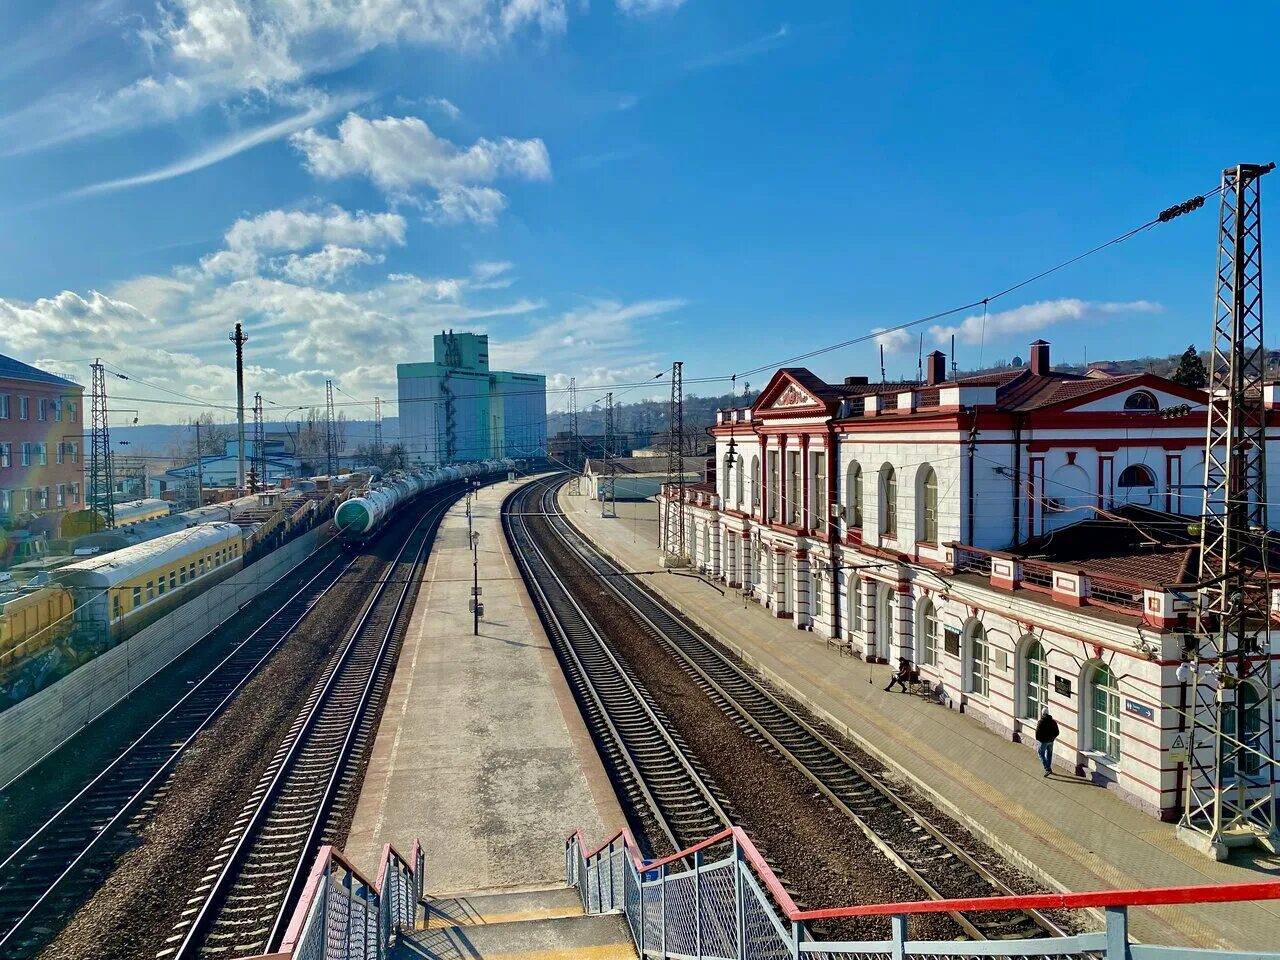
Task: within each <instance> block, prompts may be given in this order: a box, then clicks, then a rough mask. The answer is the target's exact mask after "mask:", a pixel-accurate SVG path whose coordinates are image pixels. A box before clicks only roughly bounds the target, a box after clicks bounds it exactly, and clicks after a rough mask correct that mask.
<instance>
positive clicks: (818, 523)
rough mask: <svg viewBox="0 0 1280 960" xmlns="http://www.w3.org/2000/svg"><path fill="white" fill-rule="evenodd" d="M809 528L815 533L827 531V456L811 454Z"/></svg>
mask: <svg viewBox="0 0 1280 960" xmlns="http://www.w3.org/2000/svg"><path fill="white" fill-rule="evenodd" d="M809 526H810V528H811V529H812V530H813V531H814V533H822V532H823V531H824V530H826V529H827V455H826V454H825V453H811V454H809Z"/></svg>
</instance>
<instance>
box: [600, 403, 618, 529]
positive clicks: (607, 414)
mask: <svg viewBox="0 0 1280 960" xmlns="http://www.w3.org/2000/svg"><path fill="white" fill-rule="evenodd" d="M614 435H615V434H614V423H613V392H612V391H610V392H609V393H606V394H605V396H604V487H603V488H602V489H601V491H600V516H602V517H616V516H617V515H618V508H617V499H616V492H615V483H614V476H613V471H614V469H615V464H614V462H613V454H614V450H613V445H614Z"/></svg>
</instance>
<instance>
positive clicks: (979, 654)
mask: <svg viewBox="0 0 1280 960" xmlns="http://www.w3.org/2000/svg"><path fill="white" fill-rule="evenodd" d="M968 648H969V649H968V654H969V656H968V667H969V692H970V693H973V694H977V695H978V696H980V697H987V696H990V695H991V645H990V644H989V643H987V631H986V629H985V628H984V627H983V626H982V624H980V623H974V624H973V626H972V627H970V628H969V641H968Z"/></svg>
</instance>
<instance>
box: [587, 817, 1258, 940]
mask: <svg viewBox="0 0 1280 960" xmlns="http://www.w3.org/2000/svg"><path fill="white" fill-rule="evenodd" d="M565 869H566V876H567V879H568V882H569V885H570V886H576V887H578V889H579V891H580V892H581V894H582V903H583V906H584V908H585V909H586V911H587V912H588V913H609V912H619V913H622V914H623V915H624V916H625V918H626V921H627V925H628V927H629V928H630V930H631V936H632V939H633V940H634V941H635V945H636V949H637V950H638V952H639V954H640V956H641V957H654V958H661V960H666V958H668V957H669V958H673V960H685V958H697V960H798V958H802V957H805V958H830V960H837V958H848V957H857V958H860V960H878V958H886V960H898V958H903V957H932V958H936V960H949V958H952V957H955V958H960V957H965V958H969V957H1011V956H1018V957H1054V958H1068V957H1070V958H1076V957H1078V958H1082V960H1083V958H1106V960H1191V958H1196V957H1200V958H1208V957H1214V958H1218V957H1224V958H1227V957H1236V958H1241V960H1243V958H1245V957H1248V958H1250V960H1252V958H1266V960H1278V958H1280V953H1258V952H1254V951H1250V952H1248V953H1233V952H1231V951H1218V950H1213V951H1207V950H1193V949H1188V948H1182V947H1163V946H1151V945H1145V944H1135V943H1132V942H1131V940H1130V938H1129V935H1128V913H1127V911H1128V908H1129V907H1130V906H1138V905H1153V904H1193V903H1208V902H1228V901H1244V900H1268V899H1280V882H1265V883H1251V884H1238V885H1233V886H1212V887H1176V888H1163V889H1152V890H1117V891H1104V892H1100V893H1082V894H1037V895H1033V896H1027V897H1021V896H1019V897H986V898H975V899H972V900H950V901H928V900H926V901H920V902H911V903H897V904H878V905H872V906H857V907H845V908H838V909H833V910H810V911H801V910H799V909H797V907H796V905H795V903H794V902H793V901H792V900H791V897H790V896H789V895H788V894H787V892H786V890H785V888H783V886H782V884H781V883H780V882H779V881H778V878H777V877H776V876H775V875H774V873H773V871H772V870H771V869H770V868H769V865H768V864H767V863H766V862H765V861H764V859H763V858H762V857H761V856H760V854H759V853H758V852H757V851H756V849H755V846H754V845H753V844H752V843H751V841H750V839H749V838H748V837H747V835H746V834H745V833H744V832H742V831H741V830H740V829H738V828H737V827H732V828H730V829H728V830H725V831H723V832H722V833H719V834H717V835H716V836H714V837H711V838H709V839H708V840H706V841H704V842H703V843H700V844H698V845H697V846H695V847H691V848H689V849H687V850H683V851H681V852H680V853H678V854H675V855H674V856H672V857H668V858H666V859H664V860H657V861H653V862H645V861H643V860H642V859H641V858H640V855H639V851H638V847H637V846H636V844H635V842H634V841H633V839H632V838H631V835H630V833H629V832H628V831H626V830H623V831H622V832H620V833H618V834H617V835H615V836H614V837H612V838H611V839H610V840H609V841H608V842H606V843H605V844H604V845H603V846H601V847H599V848H598V849H596V850H594V851H588V850H587V848H586V847H585V845H584V843H583V841H582V836H581V834H580V833H575V834H574V835H573V836H571V837H570V838H569V839H568V841H567V842H566V844H565ZM1019 909H1030V910H1085V909H1093V910H1096V909H1102V910H1104V911H1105V916H1106V926H1105V929H1104V930H1102V931H1099V932H1096V933H1085V934H1078V935H1075V936H1066V937H1044V938H1039V939H1032V940H1011V941H952V940H944V941H926V940H915V941H913V940H911V939H909V938H908V936H907V920H908V918H909V917H910V916H911V915H913V914H921V913H942V912H961V911H963V912H966V913H974V912H983V911H1007V910H1019ZM874 916H883V917H887V918H888V920H889V924H890V939H888V940H874V941H839V942H837V941H820V940H816V939H814V938H813V936H812V935H811V933H810V929H811V927H810V925H811V924H812V923H814V922H821V921H836V920H840V919H842V918H848V917H874Z"/></svg>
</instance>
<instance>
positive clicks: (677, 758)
mask: <svg viewBox="0 0 1280 960" xmlns="http://www.w3.org/2000/svg"><path fill="white" fill-rule="evenodd" d="M555 480H556V478H554V477H553V478H551V479H550V480H538V481H535V482H534V483H532V484H530V485H529V486H528V487H526V488H525V489H523V490H521V491H518V492H517V493H516V494H514V495H512V496H511V497H510V498H508V500H507V502H506V503H504V504H503V526H504V529H505V531H506V534H507V538H508V541H509V543H510V545H511V548H512V553H513V554H514V555H515V557H516V561H517V565H518V567H519V569H520V572H521V575H522V577H523V578H524V580H525V583H526V584H527V585H528V587H529V589H530V591H531V593H532V595H533V599H534V605H535V608H536V609H537V610H538V614H539V617H540V619H541V620H542V622H543V624H544V626H545V627H546V629H547V633H548V635H549V636H550V637H551V639H552V643H553V645H554V647H555V650H556V653H557V655H558V656H559V658H560V661H561V663H562V664H563V666H564V669H565V671H566V673H567V674H568V676H569V679H570V681H571V683H572V686H573V687H574V690H575V692H576V694H577V696H578V699H579V702H580V703H581V704H582V706H583V709H584V713H586V714H587V720H588V722H589V723H590V724H591V725H592V726H593V727H594V728H595V733H596V738H597V743H600V744H601V747H602V750H603V751H604V752H605V753H606V756H605V758H604V759H605V760H606V763H608V764H609V765H610V766H612V767H614V768H615V775H616V776H617V779H618V780H620V781H622V784H623V786H624V788H626V787H630V788H631V790H630V792H632V793H633V794H638V795H639V796H638V797H636V796H633V797H632V800H633V802H635V801H637V800H638V801H640V802H643V803H644V804H645V805H646V806H647V807H648V809H649V811H650V813H651V814H652V815H653V816H654V818H655V819H656V820H657V822H658V825H659V828H660V829H661V830H662V832H663V834H664V835H665V838H666V840H667V842H668V843H670V844H671V849H673V850H679V849H681V848H682V847H685V846H688V845H689V844H690V843H693V842H696V841H699V840H702V839H703V838H705V837H707V836H709V835H712V834H714V833H717V832H718V831H720V830H722V829H723V828H724V827H726V826H728V824H729V823H730V820H731V818H730V816H729V814H728V813H726V811H725V809H724V806H723V801H722V800H721V799H720V798H719V797H718V795H717V794H718V791H717V790H716V789H715V788H714V786H713V785H712V784H711V783H710V782H709V777H708V776H707V775H706V774H705V773H703V772H702V771H701V770H700V769H698V765H697V764H696V761H694V760H692V759H691V758H690V756H689V754H688V751H687V749H686V747H685V746H684V744H683V742H682V741H680V740H679V739H678V737H677V736H676V735H675V734H673V732H672V728H671V725H670V724H669V723H668V722H667V720H666V718H665V717H664V716H662V714H661V711H660V710H659V708H658V707H657V705H656V703H654V702H653V700H652V698H651V697H650V696H649V694H648V692H647V691H645V690H644V689H643V687H642V686H641V685H640V683H639V682H638V681H637V680H636V679H635V678H634V677H633V676H632V675H631V673H630V671H629V669H628V668H627V667H626V666H625V665H624V664H623V663H622V662H621V661H620V660H619V659H618V657H617V656H616V655H615V654H614V653H613V651H612V649H611V648H610V644H609V643H608V642H607V641H606V640H605V639H604V638H603V637H602V636H601V635H600V633H599V631H598V630H597V629H596V627H595V625H594V624H593V623H592V621H591V619H590V617H588V615H587V614H586V613H585V611H583V610H582V608H581V606H580V605H579V604H578V602H577V600H576V599H574V597H573V595H572V592H571V591H570V589H569V587H568V585H567V584H566V583H565V581H564V580H563V578H561V577H560V576H559V574H557V573H556V571H555V569H554V567H553V565H552V564H551V562H550V561H549V559H548V558H547V557H546V555H545V554H544V553H543V552H542V550H541V549H540V548H539V547H538V545H537V543H536V538H535V536H534V534H533V533H532V531H531V530H530V529H529V528H528V524H527V521H526V520H525V517H526V516H528V515H529V514H528V513H527V512H525V511H524V504H525V503H526V501H528V500H529V499H531V498H533V497H534V496H535V495H544V491H545V490H547V489H554V487H550V486H549V484H555ZM517 505H518V507H519V512H517V511H516V509H515V508H516V507H517ZM513 517H514V518H516V520H518V528H517V524H516V522H514V521H513V520H512V518H513ZM625 774H629V776H626V775H625Z"/></svg>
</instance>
